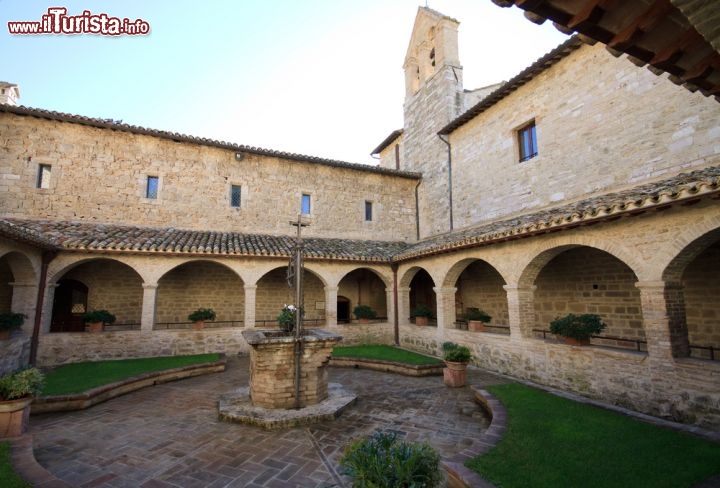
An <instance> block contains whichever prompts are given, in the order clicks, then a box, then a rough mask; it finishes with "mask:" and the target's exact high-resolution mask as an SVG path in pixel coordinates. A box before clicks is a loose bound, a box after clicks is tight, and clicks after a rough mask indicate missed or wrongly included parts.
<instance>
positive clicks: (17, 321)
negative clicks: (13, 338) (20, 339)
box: [0, 312, 27, 340]
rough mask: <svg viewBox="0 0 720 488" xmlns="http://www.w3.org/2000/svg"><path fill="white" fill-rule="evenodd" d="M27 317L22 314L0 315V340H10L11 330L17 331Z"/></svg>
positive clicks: (8, 313)
mask: <svg viewBox="0 0 720 488" xmlns="http://www.w3.org/2000/svg"><path fill="white" fill-rule="evenodd" d="M26 318H27V316H25V314H22V313H13V312H5V313H0V340H7V339H10V334H11V333H12V331H13V329H19V328H20V327H22V324H23V323H24V322H25V319H26Z"/></svg>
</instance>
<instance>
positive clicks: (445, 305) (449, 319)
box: [433, 286, 457, 329]
mask: <svg viewBox="0 0 720 488" xmlns="http://www.w3.org/2000/svg"><path fill="white" fill-rule="evenodd" d="M433 291H434V292H435V303H436V304H437V326H438V329H454V328H455V319H456V317H455V293H456V292H457V288H456V287H454V286H445V287H434V288H433Z"/></svg>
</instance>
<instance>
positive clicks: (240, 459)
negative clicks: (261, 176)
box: [30, 358, 507, 488]
mask: <svg viewBox="0 0 720 488" xmlns="http://www.w3.org/2000/svg"><path fill="white" fill-rule="evenodd" d="M248 373H249V363H248V360H247V358H232V359H230V360H228V367H227V370H226V371H225V372H223V373H218V374H212V375H206V376H202V377H196V378H191V379H187V380H182V381H178V382H174V383H166V384H162V385H157V386H154V387H152V388H147V389H144V390H140V391H137V392H134V393H130V394H128V395H125V396H122V397H119V398H116V399H113V400H110V401H108V402H106V403H103V404H100V405H96V406H94V407H92V408H90V409H87V410H83V411H77V412H68V413H56V414H43V415H38V416H33V417H32V419H31V427H30V433H31V434H32V436H33V446H34V453H35V457H36V459H37V461H38V462H39V463H40V464H41V465H42V466H43V467H45V468H46V469H47V470H48V471H49V472H50V473H52V474H54V475H55V476H56V477H57V478H59V479H60V480H62V481H64V482H66V483H67V484H69V485H71V486H77V487H133V488H137V487H144V488H164V487H183V488H192V487H203V488H205V487H248V488H259V487H267V488H274V487H324V488H330V487H347V486H349V485H350V484H349V482H348V479H347V478H346V477H344V476H343V475H342V474H341V473H340V472H339V467H338V459H339V457H340V456H341V454H342V449H343V448H344V447H345V446H346V445H347V443H348V442H349V441H350V440H352V439H353V438H355V437H359V436H363V435H366V434H369V433H371V432H373V431H375V430H377V429H382V430H392V431H395V432H397V433H398V434H399V435H400V436H402V437H403V438H405V439H407V440H410V441H426V442H429V443H430V444H431V445H432V446H433V447H435V448H436V449H437V450H438V451H439V452H440V454H441V456H442V457H443V459H450V458H456V457H457V456H458V455H461V454H462V453H464V452H468V450H473V448H474V447H476V446H477V444H478V442H479V438H480V437H481V436H482V434H483V432H484V431H485V430H486V429H487V427H488V420H487V418H486V417H485V415H484V414H483V413H482V411H481V409H480V407H479V406H478V405H477V404H476V403H475V402H474V400H473V392H472V390H471V389H470V388H468V387H464V388H454V389H451V388H447V387H445V386H444V385H443V381H442V377H437V376H433V377H425V378H412V377H406V376H400V375H396V374H390V373H382V372H375V371H368V370H362V369H350V368H331V369H330V381H331V382H335V383H340V384H342V385H343V386H345V387H346V388H347V389H349V390H351V391H353V392H354V393H355V394H357V395H358V401H357V403H356V405H354V406H352V407H350V408H349V409H348V410H346V411H345V412H343V414H342V415H341V416H340V417H339V418H338V419H336V420H334V421H328V422H323V423H319V424H314V425H311V426H306V427H297V428H292V429H286V430H277V431H275V430H263V429H261V428H258V427H253V426H246V425H240V424H232V423H225V422H220V421H218V419H217V398H218V396H219V395H220V394H222V393H226V392H228V391H230V390H232V389H235V388H237V387H239V386H246V385H247V383H248ZM506 381H507V380H505V379H503V378H501V377H498V376H494V375H492V374H490V373H487V372H484V371H481V370H478V369H475V368H471V369H470V370H469V372H468V382H469V383H470V384H473V385H475V386H481V387H484V386H485V385H490V384H496V383H502V382H506Z"/></svg>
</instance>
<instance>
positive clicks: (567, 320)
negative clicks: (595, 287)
mask: <svg viewBox="0 0 720 488" xmlns="http://www.w3.org/2000/svg"><path fill="white" fill-rule="evenodd" d="M605 327H606V325H605V324H604V323H603V321H602V319H601V318H600V316H599V315H595V314H583V315H575V314H572V313H570V314H567V315H565V316H564V317H558V318H556V319H555V320H553V321H552V322H550V332H552V333H553V334H556V335H560V336H563V337H572V338H573V339H577V340H586V339H590V336H592V335H595V334H599V333H600V332H602V330H603V329H604V328H605Z"/></svg>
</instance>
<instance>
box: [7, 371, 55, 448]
mask: <svg viewBox="0 0 720 488" xmlns="http://www.w3.org/2000/svg"><path fill="white" fill-rule="evenodd" d="M44 380H45V377H44V376H43V374H42V373H41V372H40V370H39V369H37V368H28V369H23V370H20V371H15V372H13V373H8V374H5V375H3V376H0V438H6V437H18V436H21V435H22V434H24V433H25V432H27V427H28V421H29V419H30V404H31V403H32V401H33V397H34V396H36V395H38V394H39V393H40V391H41V389H42V386H43V382H44Z"/></svg>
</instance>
